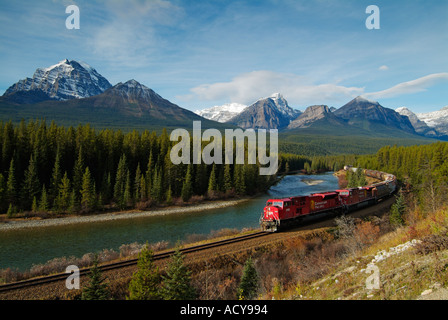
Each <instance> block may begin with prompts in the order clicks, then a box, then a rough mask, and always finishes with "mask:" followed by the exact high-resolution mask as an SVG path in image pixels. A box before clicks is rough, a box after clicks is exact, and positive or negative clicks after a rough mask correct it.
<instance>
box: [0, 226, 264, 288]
mask: <svg viewBox="0 0 448 320" xmlns="http://www.w3.org/2000/svg"><path fill="white" fill-rule="evenodd" d="M269 235H270V233H266V232H262V231H260V232H255V233H251V234H247V235H243V236H238V237H235V238H230V239H225V240H219V241H214V242H210V243H205V244H201V245H197V246H193V247H188V248H183V249H180V251H181V252H182V253H184V254H188V253H192V252H198V251H202V250H206V249H211V248H216V247H220V246H226V245H229V244H232V243H237V242H242V241H246V240H249V239H255V238H260V237H264V236H269ZM173 254H174V250H171V251H167V252H163V253H158V254H154V256H153V260H154V261H156V260H163V259H167V258H169V257H170V256H171V255H173ZM137 260H138V259H129V260H125V261H119V262H114V263H108V264H104V265H101V266H99V268H100V270H101V271H109V270H115V269H121V268H125V267H129V266H134V265H137ZM89 272H90V268H83V269H80V270H79V275H80V276H85V275H87V274H89ZM68 276H69V274H67V273H58V274H54V275H49V276H43V277H39V278H32V279H27V280H22V281H19V282H12V283H7V284H3V285H0V293H2V292H9V291H13V290H18V289H23V288H29V287H34V286H38V285H43V284H48V283H53V282H58V281H65V280H66V279H67V277H68Z"/></svg>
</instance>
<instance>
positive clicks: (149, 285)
mask: <svg viewBox="0 0 448 320" xmlns="http://www.w3.org/2000/svg"><path fill="white" fill-rule="evenodd" d="M137 268H138V270H137V271H136V272H135V273H134V274H133V275H132V279H131V282H130V283H129V296H128V297H127V299H128V300H160V299H161V298H162V296H161V294H160V282H161V277H160V274H159V268H158V267H157V266H155V265H154V262H153V252H152V251H151V249H149V246H148V244H146V246H145V247H144V248H143V249H142V251H141V252H140V254H139V255H138V261H137Z"/></svg>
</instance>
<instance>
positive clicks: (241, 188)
mask: <svg viewBox="0 0 448 320" xmlns="http://www.w3.org/2000/svg"><path fill="white" fill-rule="evenodd" d="M233 180H234V181H235V192H236V194H238V195H240V196H241V195H244V194H246V181H245V180H246V179H245V175H244V166H243V165H241V164H236V165H235V172H234V178H233Z"/></svg>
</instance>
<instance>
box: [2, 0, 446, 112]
mask: <svg viewBox="0 0 448 320" xmlns="http://www.w3.org/2000/svg"><path fill="white" fill-rule="evenodd" d="M71 4H75V5H77V6H78V7H79V9H80V29H79V30H75V29H73V30H68V29H67V28H66V27H65V20H66V18H67V17H68V16H69V14H66V13H65V8H66V7H67V6H68V5H71ZM371 4H374V5H376V6H378V8H379V9H380V29H379V30H368V29H367V28H366V26H365V21H366V19H367V18H368V17H369V15H370V14H367V13H366V8H367V6H369V5H371ZM0 9H1V10H0V70H1V73H0V94H2V93H3V92H4V91H5V90H6V89H7V88H8V87H9V86H10V85H11V84H13V83H15V82H17V81H18V80H20V79H23V78H25V77H32V75H33V73H34V71H35V69H36V68H38V67H49V66H51V65H54V64H56V63H57V62H59V61H61V60H63V59H65V58H68V59H69V60H81V61H84V62H86V63H88V64H90V65H91V66H93V67H94V68H95V69H96V70H97V71H98V72H99V73H101V74H102V75H103V76H105V77H106V78H107V79H108V80H109V81H110V82H111V83H112V84H116V83H118V82H125V81H127V80H130V79H135V80H137V81H139V82H141V83H142V84H144V85H146V86H148V87H150V88H152V89H153V90H155V91H156V92H157V93H159V94H160V95H161V96H163V97H164V98H166V99H168V100H170V101H172V102H174V103H176V104H178V105H180V106H181V107H184V108H187V109H190V110H196V109H203V108H206V107H211V106H214V105H220V104H224V103H230V102H238V103H243V104H250V103H252V102H254V101H255V100H257V99H258V98H262V97H266V96H269V95H271V94H272V93H274V92H280V93H282V94H283V95H284V97H285V98H286V99H287V100H288V102H289V104H290V105H291V106H292V107H294V108H297V109H300V110H304V109H305V108H306V107H307V106H309V105H313V104H327V105H329V106H334V107H340V106H342V105H343V104H345V103H346V102H348V101H349V100H351V99H352V98H354V97H356V96H358V95H364V96H366V97H367V98H369V99H372V100H377V101H379V102H380V103H381V104H382V105H383V106H385V107H389V108H393V109H395V108H397V107H401V106H406V107H408V108H410V109H411V110H413V111H414V112H429V111H435V110H439V109H440V108H442V107H444V106H447V105H448V90H447V89H448V1H446V0H440V1H438V0H431V1H417V0H406V1H401V0H387V1H380V0H369V1H364V0H333V1H325V0H315V1H313V0H258V1H256V0H246V1H230V0H227V1H224V0H208V1H205V0H195V1H187V0H171V1H170V0H150V1H149V0H148V1H143V0H127V1H124V0H123V1H118V0H107V1H106V0H104V1H92V0H91V1H65V0H39V1H35V0H33V1H24V0H17V1H4V0H0Z"/></svg>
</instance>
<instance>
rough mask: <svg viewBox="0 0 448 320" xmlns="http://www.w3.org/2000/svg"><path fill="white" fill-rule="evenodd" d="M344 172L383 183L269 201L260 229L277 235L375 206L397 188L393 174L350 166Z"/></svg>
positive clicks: (262, 215) (261, 219)
mask: <svg viewBox="0 0 448 320" xmlns="http://www.w3.org/2000/svg"><path fill="white" fill-rule="evenodd" d="M344 169H345V170H351V171H357V170H362V172H363V173H364V174H365V175H366V176H369V177H373V178H376V179H378V180H381V182H378V183H375V184H372V185H370V186H367V187H360V188H348V189H340V190H335V191H328V192H321V193H313V194H310V195H308V196H297V197H289V198H283V199H269V200H268V201H267V203H266V206H265V207H264V209H263V212H262V214H261V217H260V227H261V229H262V230H263V231H268V232H276V231H278V230H279V229H280V228H285V227H288V226H291V225H295V224H298V223H299V222H301V221H304V220H306V219H311V218H316V217H318V216H319V217H327V216H328V217H331V216H335V215H340V214H345V213H348V212H351V211H354V210H358V209H360V208H363V207H366V206H371V205H374V204H376V203H378V202H379V201H381V200H382V199H384V198H385V197H388V196H390V195H391V194H392V193H394V192H395V190H396V188H397V184H396V183H397V182H396V177H395V176H394V175H392V174H389V173H385V172H381V171H376V170H368V169H362V168H353V167H349V166H346V167H344Z"/></svg>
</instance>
